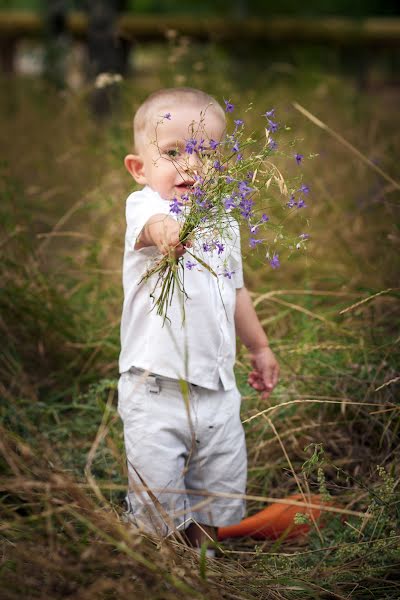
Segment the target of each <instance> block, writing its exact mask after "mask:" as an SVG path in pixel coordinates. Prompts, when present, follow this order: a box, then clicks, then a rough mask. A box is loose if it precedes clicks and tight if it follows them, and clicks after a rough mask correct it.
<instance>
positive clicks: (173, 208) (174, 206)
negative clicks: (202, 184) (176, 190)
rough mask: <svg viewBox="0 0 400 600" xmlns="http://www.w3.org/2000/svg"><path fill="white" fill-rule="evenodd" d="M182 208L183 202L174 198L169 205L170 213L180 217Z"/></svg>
mask: <svg viewBox="0 0 400 600" xmlns="http://www.w3.org/2000/svg"><path fill="white" fill-rule="evenodd" d="M181 206H182V202H179V200H178V198H174V199H173V200H171V202H170V203H169V212H171V213H175V214H176V215H179V213H181V212H182V209H181Z"/></svg>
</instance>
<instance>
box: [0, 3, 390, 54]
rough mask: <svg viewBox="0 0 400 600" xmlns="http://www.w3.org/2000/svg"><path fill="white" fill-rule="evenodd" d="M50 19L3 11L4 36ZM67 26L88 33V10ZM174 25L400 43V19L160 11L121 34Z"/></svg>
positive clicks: (127, 22)
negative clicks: (225, 15) (192, 14)
mask: <svg viewBox="0 0 400 600" xmlns="http://www.w3.org/2000/svg"><path fill="white" fill-rule="evenodd" d="M45 26H46V24H45V20H44V19H43V17H42V16H40V15H38V14H35V13H33V12H9V11H7V12H0V38H2V39H3V40H7V39H9V40H14V41H15V40H18V39H20V38H24V37H38V36H39V37H40V36H42V35H43V34H44V32H45ZM66 27H67V31H68V32H69V33H70V34H71V35H72V36H74V37H77V38H85V37H86V35H87V29H88V19H87V16H86V15H85V14H84V13H81V12H70V13H68V15H67V22H66ZM168 30H174V31H177V32H179V34H183V35H188V36H190V37H191V38H194V39H202V40H207V39H208V40H215V41H221V42H223V41H234V40H248V41H250V40H251V41H266V42H278V41H286V42H304V43H315V42H321V43H327V44H335V45H346V46H351V45H363V44H365V45H374V46H393V45H396V46H400V18H366V19H349V18H333V17H332V18H277V17H273V18H270V19H265V18H264V19H259V18H246V19H241V20H238V19H233V18H221V17H190V16H166V15H162V16H157V15H134V14H122V15H120V17H119V18H118V20H117V23H116V34H117V35H118V36H121V37H123V38H125V39H127V40H130V41H132V42H133V41H146V40H157V39H163V38H165V34H166V32H167V31H168Z"/></svg>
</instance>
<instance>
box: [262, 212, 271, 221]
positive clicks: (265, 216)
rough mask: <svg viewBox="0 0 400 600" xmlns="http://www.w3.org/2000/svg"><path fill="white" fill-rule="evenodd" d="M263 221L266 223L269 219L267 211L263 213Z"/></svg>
mask: <svg viewBox="0 0 400 600" xmlns="http://www.w3.org/2000/svg"><path fill="white" fill-rule="evenodd" d="M261 221H262V222H263V223H266V222H267V221H269V217H267V215H266V214H265V213H263V214H262V215H261Z"/></svg>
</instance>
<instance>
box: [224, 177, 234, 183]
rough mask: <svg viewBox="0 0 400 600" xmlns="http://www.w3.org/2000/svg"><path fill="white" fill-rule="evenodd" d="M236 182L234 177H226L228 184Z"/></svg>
mask: <svg viewBox="0 0 400 600" xmlns="http://www.w3.org/2000/svg"><path fill="white" fill-rule="evenodd" d="M234 181H235V180H234V178H233V177H231V176H230V175H227V176H226V183H233V182H234Z"/></svg>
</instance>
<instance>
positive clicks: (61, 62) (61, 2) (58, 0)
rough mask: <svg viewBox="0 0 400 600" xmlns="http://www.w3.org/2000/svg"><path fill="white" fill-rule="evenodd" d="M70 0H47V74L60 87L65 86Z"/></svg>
mask: <svg viewBox="0 0 400 600" xmlns="http://www.w3.org/2000/svg"><path fill="white" fill-rule="evenodd" d="M67 3H68V0H47V3H46V33H47V36H46V37H47V39H46V42H45V43H46V46H45V50H46V52H45V76H46V77H47V79H49V81H51V82H52V83H54V84H55V85H56V86H58V87H61V88H62V87H64V86H65V60H66V54H67V52H68V45H69V44H68V33H67V8H68V7H67Z"/></svg>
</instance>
